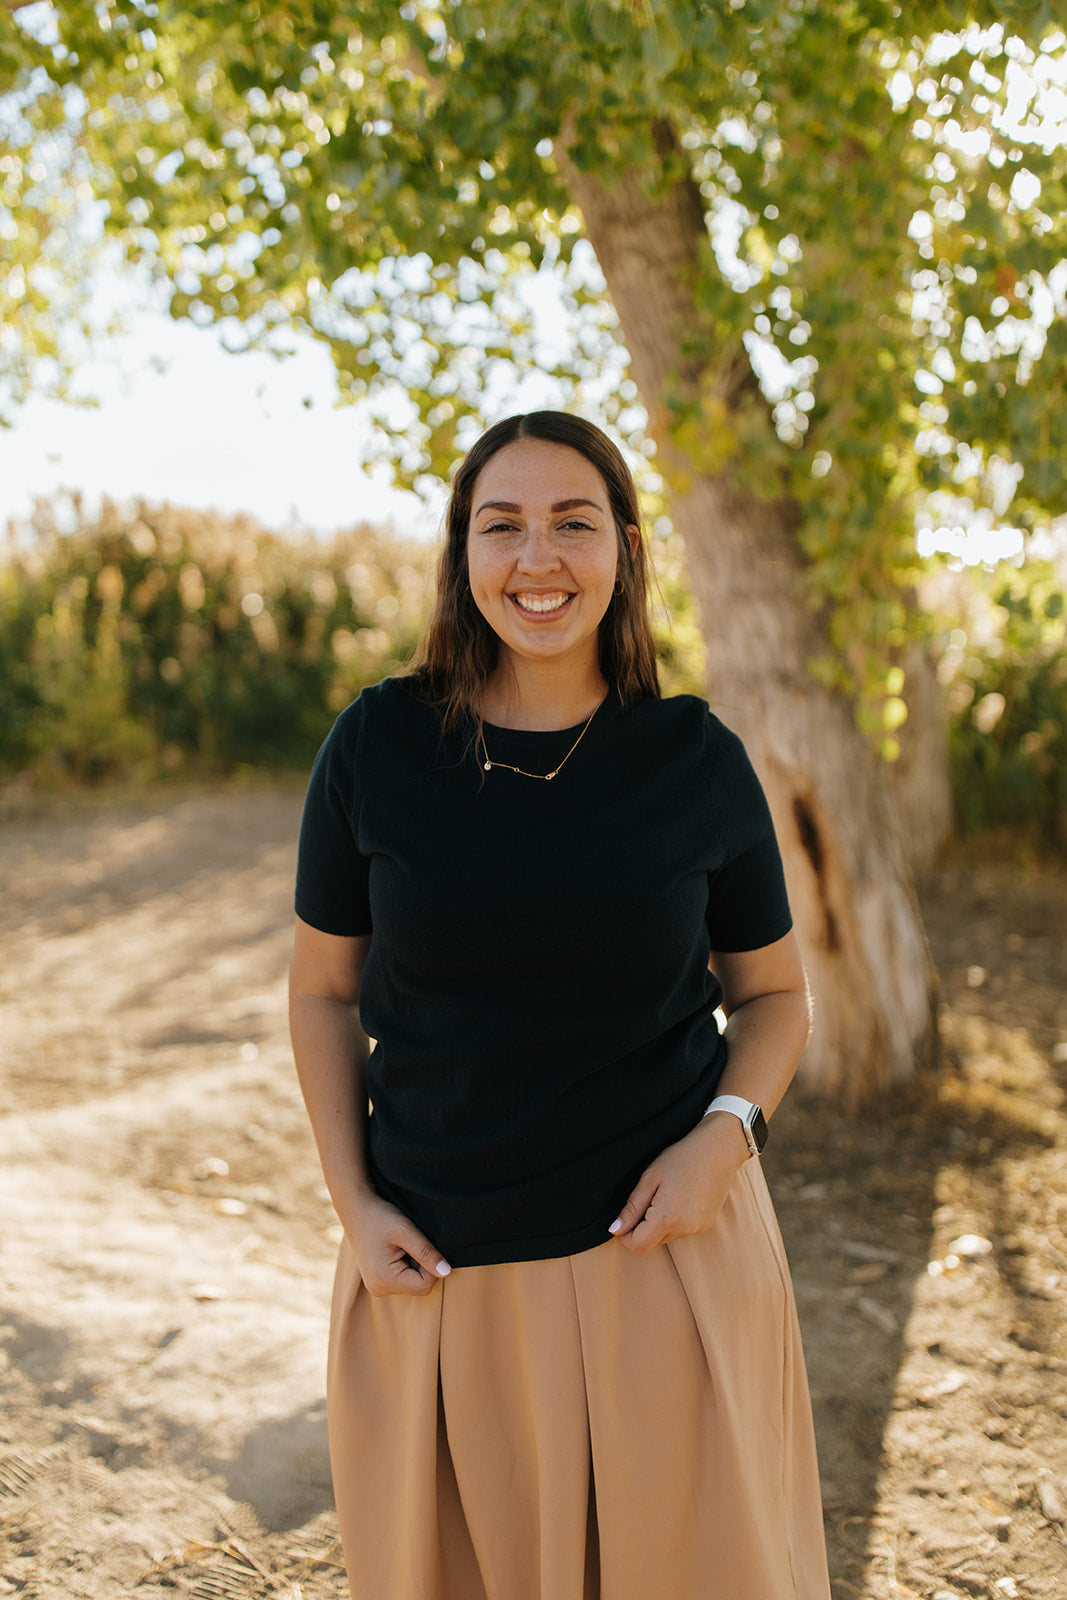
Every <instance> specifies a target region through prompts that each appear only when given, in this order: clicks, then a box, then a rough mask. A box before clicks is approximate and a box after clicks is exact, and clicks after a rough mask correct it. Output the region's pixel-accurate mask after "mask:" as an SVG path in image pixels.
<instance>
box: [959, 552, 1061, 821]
mask: <svg viewBox="0 0 1067 1600" xmlns="http://www.w3.org/2000/svg"><path fill="white" fill-rule="evenodd" d="M941 598H942V603H943V604H944V602H945V600H946V599H948V598H949V597H948V596H944V595H943V596H942V597H941ZM951 615H952V620H953V623H954V626H953V627H952V629H951V631H950V632H948V633H947V637H946V639H945V641H944V652H943V655H942V658H941V664H940V669H939V670H940V676H941V679H942V682H943V683H944V685H945V688H946V690H947V697H948V710H949V718H950V745H949V748H950V755H951V762H952V778H953V791H954V795H955V801H956V815H957V821H958V824H959V826H960V828H961V829H962V830H963V831H964V832H974V831H977V830H978V829H981V828H984V827H989V826H996V825H999V824H1005V825H1009V826H1012V827H1015V828H1019V829H1021V830H1023V831H1024V832H1026V833H1029V834H1031V835H1032V836H1033V837H1034V838H1035V840H1036V841H1038V842H1040V843H1041V844H1044V845H1046V846H1047V845H1058V846H1059V847H1060V848H1061V849H1062V848H1067V614H1065V608H1064V585H1063V580H1062V576H1060V575H1058V574H1057V572H1056V569H1055V567H1054V566H1053V565H1052V564H1050V563H1047V562H1031V563H1029V564H1028V566H1027V567H1026V568H1024V569H1019V568H1016V567H1012V566H1008V565H1001V566H999V567H997V568H995V569H993V570H992V571H986V572H982V573H971V572H968V573H966V574H964V575H961V576H960V577H959V578H958V579H957V580H956V581H955V583H954V584H953V593H952V595H951Z"/></svg>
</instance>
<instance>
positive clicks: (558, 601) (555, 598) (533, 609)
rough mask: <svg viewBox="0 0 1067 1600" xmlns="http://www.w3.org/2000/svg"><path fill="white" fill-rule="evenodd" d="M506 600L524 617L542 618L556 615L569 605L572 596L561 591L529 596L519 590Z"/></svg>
mask: <svg viewBox="0 0 1067 1600" xmlns="http://www.w3.org/2000/svg"><path fill="white" fill-rule="evenodd" d="M508 599H509V600H510V601H511V602H512V603H513V604H514V605H515V606H516V607H517V609H518V610H519V611H522V612H523V613H524V614H525V615H526V616H532V617H544V616H555V615H557V614H558V613H559V612H560V611H562V610H563V609H564V608H565V607H566V606H568V605H569V604H570V603H571V601H572V600H573V599H574V595H573V594H568V593H566V592H565V591H564V590H562V589H557V590H554V591H553V592H551V593H549V594H530V593H528V592H527V591H525V590H519V591H518V593H516V594H509V595H508Z"/></svg>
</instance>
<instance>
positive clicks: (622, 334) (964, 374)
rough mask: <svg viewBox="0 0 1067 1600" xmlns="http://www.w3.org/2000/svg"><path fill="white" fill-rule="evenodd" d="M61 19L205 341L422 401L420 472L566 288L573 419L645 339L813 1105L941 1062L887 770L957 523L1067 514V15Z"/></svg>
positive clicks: (685, 1) (177, 296) (562, 360)
mask: <svg viewBox="0 0 1067 1600" xmlns="http://www.w3.org/2000/svg"><path fill="white" fill-rule="evenodd" d="M54 11H55V16H56V22H57V32H56V36H55V38H54V39H52V40H49V39H48V38H47V36H45V37H44V38H43V39H41V40H39V41H37V42H35V41H34V40H33V39H32V37H30V36H29V35H28V34H27V32H26V31H25V30H19V29H18V28H17V27H15V28H13V29H12V30H11V37H14V36H15V35H16V34H17V35H18V40H17V49H18V51H19V53H20V59H21V60H23V61H24V62H25V63H26V66H27V68H34V69H35V70H36V71H37V72H38V73H40V74H43V75H44V77H45V78H46V79H47V81H48V82H49V83H51V84H55V85H57V86H58V87H59V88H60V89H62V90H64V91H65V92H67V93H68V94H73V93H74V92H75V90H76V91H77V93H78V94H80V96H81V97H82V101H83V105H82V107H81V111H80V118H81V122H80V126H81V133H82V138H81V147H82V148H83V149H84V150H85V151H86V152H87V154H88V157H89V158H90V159H91V160H92V162H93V165H94V170H95V174H96V176H95V179H94V182H95V184H96V187H97V192H98V193H99V194H100V195H101V196H102V197H103V198H104V199H106V201H107V203H108V205H109V208H110V216H109V225H110V227H111V228H112V229H113V230H114V232H115V233H116V234H117V235H118V236H119V237H120V238H121V239H122V240H123V242H124V244H125V246H126V249H127V251H128V253H129V254H130V255H131V256H133V257H135V258H142V259H148V260H150V261H151V262H152V263H153V264H154V265H155V267H156V270H158V271H159V272H160V273H162V274H165V275H166V276H167V277H168V278H169V280H170V281H171V283H172V284H173V285H174V296H173V300H172V310H173V311H174V313H175V314H176V315H179V316H192V317H194V318H196V319H197V320H201V321H205V320H207V321H210V320H212V319H215V320H220V321H222V322H224V324H225V325H226V327H227V329H228V330H229V332H230V335H231V336H233V337H234V338H235V339H236V340H254V339H259V340H269V339H270V338H271V337H272V333H273V332H274V331H275V330H277V329H278V328H279V327H281V326H288V325H292V324H294V323H295V324H297V325H303V326H305V327H310V328H312V329H314V330H315V331H316V332H317V333H318V334H320V335H321V336H322V337H324V338H327V339H329V340H330V342H331V344H332V346H333V349H334V353H335V356H336V359H337V365H338V373H339V378H340V381H341V384H342V387H343V388H344V389H346V390H348V391H350V392H352V393H353V394H363V395H368V396H370V397H371V398H372V399H375V398H381V397H384V396H386V395H387V394H388V392H389V388H390V385H394V384H395V383H396V382H397V381H399V383H400V384H401V385H403V387H404V389H405V390H406V391H407V393H408V395H409V397H410V403H411V407H412V410H411V414H410V415H409V416H408V417H407V418H406V419H405V420H404V421H403V423H402V424H401V425H399V426H398V423H397V420H396V415H395V411H394V413H393V414H392V421H390V414H389V412H388V409H387V408H386V409H383V413H382V415H383V429H384V430H385V432H387V433H388V432H389V431H390V430H391V431H392V433H393V435H394V436H396V435H397V434H398V433H399V434H400V435H401V436H402V439H401V444H400V446H399V449H398V454H399V458H400V461H401V465H402V467H403V468H404V470H405V471H406V472H408V473H409V474H417V473H418V472H419V471H435V470H437V471H439V470H441V469H442V466H443V464H444V463H445V462H446V461H447V460H448V459H449V458H450V457H451V456H452V455H453V453H454V452H455V449H456V448H457V445H462V443H463V441H464V439H465V438H466V435H467V430H468V429H469V427H470V422H471V418H472V416H474V415H476V414H478V413H479V411H480V410H482V409H484V408H485V407H486V406H487V405H488V407H489V408H490V409H491V408H492V406H493V404H494V399H493V397H494V395H499V383H498V382H497V378H498V373H499V365H500V363H501V361H503V360H506V359H509V358H512V357H516V356H517V358H518V359H519V360H520V361H522V360H528V361H531V362H537V361H538V360H541V359H543V357H544V350H543V348H542V347H541V345H539V336H538V331H537V327H536V324H535V323H534V322H533V321H532V319H531V318H530V316H529V314H528V312H527V310H526V309H525V306H526V305H527V304H528V302H527V301H524V298H523V286H524V285H528V284H529V283H530V282H531V281H532V279H533V277H534V275H535V274H536V273H537V272H538V271H539V270H541V269H544V268H546V267H553V268H554V269H555V271H556V272H557V274H558V277H559V281H560V282H561V283H562V285H563V295H564V304H565V307H566V310H567V315H568V316H569V317H570V318H571V319H572V325H573V330H574V339H573V348H572V349H570V350H565V351H564V352H563V353H562V354H561V353H559V351H558V350H557V352H556V353H555V354H554V355H553V356H552V357H551V358H550V359H549V360H548V361H547V363H546V364H547V365H548V366H549V367H550V368H551V370H552V373H553V376H554V379H555V381H556V383H557V391H556V392H558V393H565V394H568V395H569V396H570V397H571V398H572V399H573V400H574V401H575V402H576V403H578V404H586V405H589V404H590V394H591V391H590V388H589V378H588V372H589V362H590V360H594V359H604V358H606V357H607V355H608V348H607V346H606V344H605V341H606V340H609V339H611V338H614V337H617V338H618V339H619V340H621V343H622V345H623V346H624V347H625V350H626V351H627V352H628V354H629V361H630V372H631V373H632V379H631V378H629V377H623V376H620V378H619V381H618V382H617V383H616V384H615V386H614V387H613V389H612V390H611V391H610V392H609V393H608V394H606V395H605V394H603V393H602V394H601V395H600V397H599V405H598V409H599V410H600V411H601V413H602V414H604V415H606V417H607V419H608V420H609V421H613V422H614V423H615V425H616V427H617V428H618V429H619V430H620V431H621V432H622V433H623V434H624V435H625V434H626V433H627V432H628V431H629V432H631V433H635V432H637V431H638V430H639V429H640V427H641V425H642V421H643V419H642V416H641V413H640V411H639V410H638V409H637V408H636V404H635V402H636V400H637V398H638V396H639V397H640V401H641V402H643V405H644V408H645V411H646V412H647V426H648V431H649V433H650V435H651V437H652V438H653V439H654V440H655V443H656V446H657V455H656V466H657V468H658V470H659V471H660V472H661V474H662V476H663V478H664V480H665V483H666V487H667V491H668V493H669V499H670V507H671V514H672V517H673V519H674V521H675V524H676V525H677V526H678V528H679V529H680V531H681V532H682V534H683V535H684V537H685V540H686V545H687V550H688V554H689V562H690V569H691V574H692V579H693V583H694V587H695V590H696V592H697V596H698V599H699V601H700V605H701V609H702V614H703V619H704V631H705V636H706V641H707V647H708V666H709V678H710V692H711V697H712V700H713V703H714V704H716V706H717V707H718V708H719V709H721V710H722V712H723V715H724V717H725V718H726V720H728V721H729V722H730V723H731V724H732V725H733V726H735V727H736V728H737V730H738V731H739V732H740V733H741V734H742V736H743V737H744V738H745V740H746V743H747V744H748V746H749V748H750V750H751V751H752V753H753V756H754V758H755V761H756V764H757V766H758V767H759V769H760V770H761V773H762V775H763V777H764V779H765V782H766V784H767V787H768V792H769V795H770V798H771V803H772V807H773V809H774V811H775V814H776V819H777V822H778V826H779V831H780V835H781V838H782V843H783V849H784V853H785V856H786V860H787V870H788V872H789V875H790V881H791V890H792V894H793V898H794V902H795V905H796V909H797V913H798V922H799V924H800V926H801V931H802V936H803V938H804V942H805V947H806V952H807V956H808V960H809V965H810V971H811V977H812V987H813V991H814V994H815V1001H816V1019H817V1020H816V1030H817V1031H816V1040H815V1045H814V1048H813V1050H812V1051H811V1053H810V1055H809V1064H808V1068H807V1072H808V1078H809V1081H810V1082H812V1083H815V1084H817V1085H818V1086H819V1087H821V1088H822V1089H823V1090H825V1091H828V1092H829V1091H842V1092H844V1093H845V1094H846V1095H849V1096H851V1097H858V1096H859V1095H861V1094H862V1093H865V1092H867V1091H869V1090H870V1089H872V1088H874V1087H877V1086H879V1085H884V1084H886V1083H888V1082H890V1081H891V1080H893V1079H895V1078H899V1077H902V1076H905V1075H906V1074H907V1073H908V1072H910V1071H911V1069H912V1066H913V1064H914V1061H915V1059H916V1057H917V1056H920V1055H922V1054H923V1053H924V1052H925V1051H927V1050H929V1048H930V1047H931V1042H932V1039H933V1021H932V1008H931V999H930V988H931V986H930V972H929V968H928V960H927V956H926V951H925V944H924V941H923V937H922V931H921V927H920V925H919V922H918V919H917V916H916V913H915V911H914V908H913V904H912V898H911V893H910V889H909V886H908V873H907V869H906V865H905V862H904V852H903V848H902V840H901V831H900V827H899V822H898V818H897V815H896V810H895V806H894V803H893V800H892V796H891V793H890V789H889V786H888V784H887V782H886V779H885V771H884V760H883V758H884V757H886V756H889V757H892V756H893V755H894V754H896V753H897V749H898V745H899V735H900V729H901V724H902V723H903V722H904V719H905V718H906V716H907V703H906V694H907V689H906V685H905V676H906V667H907V666H908V665H909V664H910V665H912V666H914V663H915V662H916V660H917V659H919V654H918V652H917V649H916V641H917V638H918V634H917V629H916V624H915V617H914V609H913V607H912V606H911V604H910V600H909V594H910V589H911V586H912V583H913V580H914V575H915V569H916V562H915V556H914V540H913V528H914V511H915V504H916V500H917V497H919V496H920V495H922V494H923V493H929V492H931V491H932V490H934V489H936V488H941V489H945V488H947V489H950V490H951V491H952V492H953V493H954V494H955V495H957V496H959V497H963V498H966V497H969V498H970V499H971V501H972V502H974V503H988V502H989V501H990V500H991V498H992V497H993V496H994V495H995V494H997V493H998V492H1000V491H1001V490H1002V488H1003V483H1004V481H1005V475H1006V474H1007V475H1008V476H1009V477H1010V472H1011V471H1012V470H1013V469H1014V470H1016V471H1020V472H1021V477H1020V481H1019V484H1018V487H1017V489H1016V495H1015V508H1016V509H1015V515H1016V517H1017V519H1018V520H1020V521H1021V522H1023V523H1024V524H1025V525H1026V526H1028V527H1031V528H1033V527H1039V526H1041V525H1042V524H1043V523H1044V522H1045V521H1047V519H1048V517H1049V515H1050V508H1054V507H1056V506H1057V505H1062V503H1063V489H1064V471H1065V467H1064V462H1065V459H1067V456H1065V451H1064V445H1065V443H1067V440H1065V439H1064V432H1065V423H1064V413H1063V408H1062V405H1061V404H1060V400H1059V396H1060V394H1061V393H1062V387H1063V381H1064V376H1065V373H1067V330H1065V326H1064V320H1063V294H1064V291H1063V285H1062V282H1061V281H1060V280H1059V279H1057V276H1056V271H1055V268H1056V264H1057V263H1058V262H1059V261H1060V260H1061V259H1062V258H1063V256H1064V255H1065V254H1067V251H1065V249H1064V233H1065V222H1064V216H1065V210H1067V208H1065V206H1064V198H1065V196H1064V161H1063V156H1062V152H1061V151H1060V150H1059V149H1058V148H1057V146H1056V144H1055V142H1054V141H1053V140H1051V139H1050V138H1049V137H1048V130H1047V128H1046V127H1044V126H1043V125H1042V101H1041V94H1042V85H1043V84H1045V83H1046V82H1047V81H1048V80H1049V78H1050V77H1051V76H1052V75H1053V74H1054V71H1055V70H1056V68H1057V66H1058V64H1059V63H1060V62H1061V60H1062V54H1063V46H1064V39H1063V35H1062V34H1057V33H1055V32H1054V30H1053V25H1052V23H1051V22H1050V21H1049V19H1048V8H1047V7H1045V6H1043V5H1032V4H1021V3H1017V4H1012V3H1007V4H1000V5H999V6H996V7H993V6H992V5H986V4H978V3H966V0H935V3H933V4H928V3H924V4H918V3H916V0H897V3H895V4H890V3H887V0H790V3H786V4H782V3H779V0H716V3H710V0H556V3H552V0H536V3H535V0H514V3H511V4H508V5H507V6H500V5H494V4H490V3H487V0H409V3H406V4H402V5H400V6H399V8H398V7H397V6H396V5H394V4H393V3H389V4H386V3H384V0H363V3H361V5H360V6H359V7H358V8H341V7H337V6H333V5H325V4H322V3H316V0H262V3H260V4H249V5H242V6H219V5H215V4H206V3H196V4H191V5H172V4H164V3H149V0H136V3H135V0H70V3H57V4H56V6H55V7H54ZM1009 30H1010V31H1009ZM15 48H16V46H15V45H13V44H11V43H10V42H9V45H8V49H9V50H10V51H13V50H15ZM590 247H591V250H590ZM597 271H599V273H602V275H603V277H602V280H601V279H598V277H597ZM605 287H606V294H605V293H604V289H605ZM1057 297H1058V298H1057ZM613 348H614V347H613ZM635 385H636V388H635V387H634V386H635ZM487 396H488V399H487V398H486V397H487ZM919 642H920V643H921V640H920V641H919Z"/></svg>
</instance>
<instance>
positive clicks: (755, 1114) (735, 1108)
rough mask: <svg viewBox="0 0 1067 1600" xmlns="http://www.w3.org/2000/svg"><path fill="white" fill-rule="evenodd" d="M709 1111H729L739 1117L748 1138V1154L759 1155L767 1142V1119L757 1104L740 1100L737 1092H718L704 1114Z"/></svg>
mask: <svg viewBox="0 0 1067 1600" xmlns="http://www.w3.org/2000/svg"><path fill="white" fill-rule="evenodd" d="M711 1111H729V1112H730V1114H731V1115H732V1116H735V1117H739V1118H740V1119H741V1126H742V1128H744V1130H745V1138H746V1139H747V1140H748V1153H749V1155H750V1156H758V1155H759V1153H760V1151H761V1150H762V1149H763V1146H764V1145H765V1144H766V1143H767V1119H766V1118H765V1117H764V1115H763V1112H762V1111H761V1110H760V1108H759V1106H757V1105H753V1103H752V1101H751V1100H742V1098H741V1096H740V1095H739V1094H718V1095H716V1096H715V1099H714V1100H713V1101H712V1102H711V1104H710V1106H708V1109H707V1111H705V1113H704V1116H705V1117H706V1116H707V1115H708V1113H709V1112H711ZM701 1120H703V1118H702V1119H701Z"/></svg>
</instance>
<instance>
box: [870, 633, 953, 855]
mask: <svg viewBox="0 0 1067 1600" xmlns="http://www.w3.org/2000/svg"><path fill="white" fill-rule="evenodd" d="M900 665H901V666H902V667H903V668H904V699H905V700H906V701H907V705H908V720H907V721H906V722H905V724H904V726H903V727H902V728H901V729H900V732H899V734H898V735H897V737H898V738H899V740H900V759H899V760H897V761H894V762H893V763H892V765H891V766H890V767H889V768H888V769H887V773H886V777H887V781H888V783H889V788H890V790H891V792H892V795H893V798H894V800H895V801H896V805H897V812H898V814H899V816H900V823H901V832H902V834H903V837H904V842H905V851H906V854H907V858H908V865H909V867H910V868H911V870H912V872H914V873H915V875H916V876H917V877H921V876H922V874H923V873H924V872H928V871H929V870H930V868H931V867H932V866H933V864H934V862H935V861H936V860H937V857H938V853H939V852H940V850H941V847H942V845H943V844H944V843H945V840H946V839H947V838H948V836H949V834H950V833H951V832H952V784H951V781H950V778H949V766H948V716H947V714H946V711H945V697H944V694H943V692H942V689H941V685H940V684H939V683H938V681H937V667H936V663H935V661H934V659H933V657H932V655H931V653H930V651H929V650H927V649H924V648H923V646H922V645H919V644H914V645H911V646H909V647H908V649H907V650H905V651H904V652H903V653H902V655H901V658H900Z"/></svg>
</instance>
